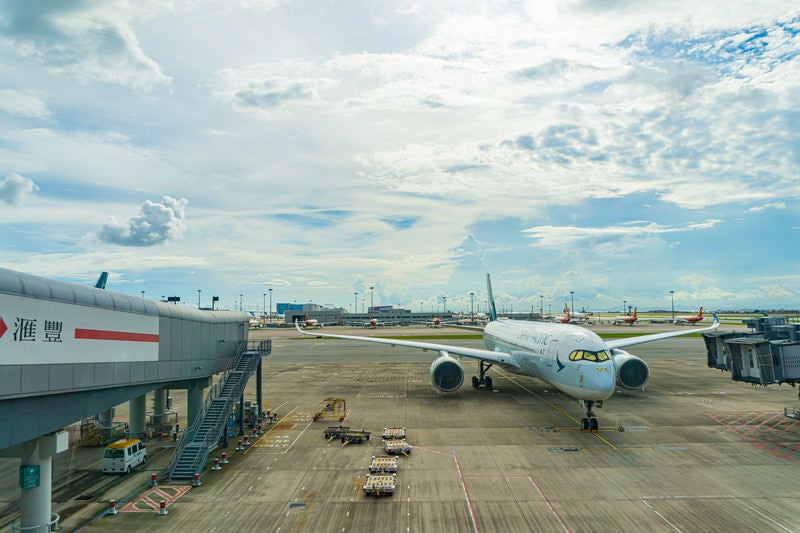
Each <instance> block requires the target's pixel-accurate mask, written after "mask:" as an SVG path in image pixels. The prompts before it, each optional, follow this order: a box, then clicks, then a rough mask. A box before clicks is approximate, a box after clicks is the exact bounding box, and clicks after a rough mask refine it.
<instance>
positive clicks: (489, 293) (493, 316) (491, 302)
mask: <svg viewBox="0 0 800 533" xmlns="http://www.w3.org/2000/svg"><path fill="white" fill-rule="evenodd" d="M486 297H487V298H489V320H490V321H494V320H497V308H496V307H495V305H494V295H493V294H492V279H491V276H489V274H486Z"/></svg>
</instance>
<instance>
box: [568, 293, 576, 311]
mask: <svg viewBox="0 0 800 533" xmlns="http://www.w3.org/2000/svg"><path fill="white" fill-rule="evenodd" d="M569 297H570V300H569V302H570V303H569V306H570V307H569V308H570V309H571V310H572V311H571V312H572V313H574V312H575V291H569Z"/></svg>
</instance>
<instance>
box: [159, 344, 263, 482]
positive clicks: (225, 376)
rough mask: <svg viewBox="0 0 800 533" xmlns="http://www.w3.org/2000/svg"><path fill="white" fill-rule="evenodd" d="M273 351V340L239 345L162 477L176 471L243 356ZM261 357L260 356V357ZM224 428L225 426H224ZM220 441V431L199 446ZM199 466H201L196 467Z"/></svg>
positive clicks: (230, 400)
mask: <svg viewBox="0 0 800 533" xmlns="http://www.w3.org/2000/svg"><path fill="white" fill-rule="evenodd" d="M271 350H272V341H271V340H269V339H268V340H261V341H248V342H247V343H237V349H236V355H235V356H234V357H232V358H231V359H230V360H229V361H228V364H227V365H225V369H224V370H223V371H222V376H221V377H220V379H219V380H217V382H216V383H214V384H213V385H212V386H211V387H210V388H209V390H208V392H207V394H206V397H205V400H204V401H203V409H202V410H201V412H199V413H198V414H197V416H196V417H195V419H194V420H193V421H192V424H191V425H190V426H189V427H188V428H187V429H186V431H184V434H183V435H182V436H181V439H180V441H179V442H178V445H177V446H176V448H175V451H174V452H173V454H172V458H171V459H170V462H169V466H168V467H167V469H166V471H165V472H163V473H162V475H161V477H166V476H170V475H171V474H172V472H173V471H174V469H175V467H176V466H177V463H178V460H179V459H180V457H181V455H182V454H183V451H184V450H185V449H186V446H187V445H188V444H189V443H192V442H194V438H195V435H196V434H197V431H198V430H199V428H200V426H201V424H202V422H203V420H204V419H205V416H206V415H207V414H208V410H209V408H210V407H211V404H212V402H213V401H214V400H215V399H217V398H218V397H219V395H220V393H221V392H222V389H223V388H224V387H225V386H226V385H227V384H228V381H229V380H230V378H231V374H232V372H234V370H235V368H236V367H237V366H239V363H240V362H241V360H242V356H243V355H244V354H245V353H247V352H257V353H259V354H263V353H264V352H267V353H269V352H270V351H271ZM259 357H260V356H259ZM251 373H252V369H251V370H250V371H248V372H247V374H248V375H249V374H251ZM239 379H240V380H244V379H245V377H244V376H239ZM245 384H246V383H245V382H244V381H243V382H241V383H240V384H239V390H238V394H239V395H241V393H242V392H243V391H244V387H245ZM234 396H235V395H231V396H229V397H227V398H226V401H225V403H224V404H223V406H222V413H229V412H230V410H231V409H232V406H233V403H234V402H235V401H236V398H235V397H234ZM216 426H217V427H215V429H219V426H220V424H217V425H216ZM222 426H223V427H224V424H223V425H222ZM218 440H219V431H209V432H208V434H206V436H205V437H204V438H203V440H201V441H199V442H198V444H200V445H201V447H202V448H203V449H204V450H209V449H210V448H211V447H212V446H213V445H215V444H216V443H217V441H218ZM194 466H199V465H194Z"/></svg>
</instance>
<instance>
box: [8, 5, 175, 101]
mask: <svg viewBox="0 0 800 533" xmlns="http://www.w3.org/2000/svg"><path fill="white" fill-rule="evenodd" d="M0 6H2V7H0V30H2V35H3V39H4V40H5V41H7V42H9V43H10V44H12V45H13V47H14V49H15V50H16V52H17V53H18V54H19V55H20V56H22V57H24V58H27V59H29V60H31V61H35V62H37V63H39V64H42V65H44V66H46V67H47V68H49V69H51V70H52V71H55V72H57V73H59V74H64V75H67V76H70V77H74V78H77V79H79V80H81V81H103V82H107V83H116V84H120V85H127V86H131V87H137V88H150V87H152V86H154V85H158V84H166V83H169V82H170V78H169V77H167V76H165V75H164V73H163V72H162V71H161V67H160V66H159V65H158V64H157V63H156V62H155V61H154V60H153V59H151V58H150V57H148V56H147V55H146V54H145V53H144V51H143V50H142V48H141V46H140V45H139V41H138V39H137V38H136V35H135V34H134V32H133V30H132V28H131V26H130V25H129V23H128V21H127V20H125V19H124V18H123V17H124V14H125V9H124V7H125V6H124V4H120V3H119V2H116V3H113V2H98V1H94V2H92V1H86V2H29V1H26V0H16V1H14V0H12V1H9V2H3V3H2V4H0Z"/></svg>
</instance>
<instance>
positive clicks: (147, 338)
mask: <svg viewBox="0 0 800 533" xmlns="http://www.w3.org/2000/svg"><path fill="white" fill-rule="evenodd" d="M75 338H76V339H90V340H96V341H130V342H158V335H156V334H152V333H133V332H130V331H108V330H105V329H83V328H75Z"/></svg>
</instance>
